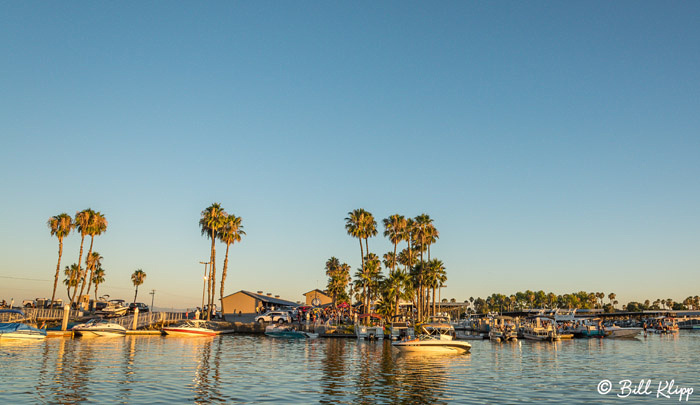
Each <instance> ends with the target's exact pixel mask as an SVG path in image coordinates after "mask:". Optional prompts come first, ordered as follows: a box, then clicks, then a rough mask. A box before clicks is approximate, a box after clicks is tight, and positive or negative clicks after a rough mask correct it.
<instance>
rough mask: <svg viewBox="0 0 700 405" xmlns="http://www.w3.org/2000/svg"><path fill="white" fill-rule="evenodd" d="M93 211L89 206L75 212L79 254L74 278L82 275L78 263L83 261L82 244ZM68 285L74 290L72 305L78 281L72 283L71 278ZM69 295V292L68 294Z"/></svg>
mask: <svg viewBox="0 0 700 405" xmlns="http://www.w3.org/2000/svg"><path fill="white" fill-rule="evenodd" d="M94 213H95V211H93V210H91V209H90V208H87V209H84V210H82V211H78V212H76V213H75V227H76V228H77V230H78V232H80V254H78V273H76V274H75V275H74V276H75V277H76V278H82V277H83V275H82V274H83V270H82V268H81V266H80V264H81V263H82V261H83V244H84V242H85V235H88V234H89V232H90V220H91V218H92V216H93V214H94ZM69 284H70V285H69V286H68V289H69V290H70V288H71V287H73V288H75V290H76V291H74V292H73V296H72V297H73V298H71V306H72V305H73V302H74V299H75V298H76V295H77V294H76V293H77V290H78V285H79V283H73V280H71V281H70V283H69ZM68 295H69V296H70V294H68Z"/></svg>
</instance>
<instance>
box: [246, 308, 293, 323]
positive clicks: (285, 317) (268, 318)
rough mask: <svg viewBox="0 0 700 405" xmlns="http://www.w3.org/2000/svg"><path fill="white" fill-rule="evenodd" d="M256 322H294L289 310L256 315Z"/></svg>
mask: <svg viewBox="0 0 700 405" xmlns="http://www.w3.org/2000/svg"><path fill="white" fill-rule="evenodd" d="M255 322H258V323H263V322H272V323H285V322H286V323H290V322H292V317H291V316H289V312H287V311H270V312H266V313H264V314H262V315H258V316H257V317H255Z"/></svg>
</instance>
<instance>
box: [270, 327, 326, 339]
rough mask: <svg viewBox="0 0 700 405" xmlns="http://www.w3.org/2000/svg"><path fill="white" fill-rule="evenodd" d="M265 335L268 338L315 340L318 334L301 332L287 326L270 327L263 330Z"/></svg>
mask: <svg viewBox="0 0 700 405" xmlns="http://www.w3.org/2000/svg"><path fill="white" fill-rule="evenodd" d="M265 335H267V336H270V337H278V338H292V339H304V338H306V339H316V338H317V337H318V333H311V332H306V331H303V330H296V329H295V328H294V327H293V326H287V325H279V324H277V325H270V326H268V327H266V328H265Z"/></svg>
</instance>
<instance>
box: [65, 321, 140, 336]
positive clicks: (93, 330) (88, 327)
mask: <svg viewBox="0 0 700 405" xmlns="http://www.w3.org/2000/svg"><path fill="white" fill-rule="evenodd" d="M71 330H72V331H73V333H74V334H75V335H76V336H82V337H95V336H101V337H119V336H126V328H124V327H123V326H121V325H119V324H118V323H113V322H109V321H107V320H104V319H99V318H96V319H91V320H89V321H87V322H85V323H81V324H79V325H75V326H73V328H71Z"/></svg>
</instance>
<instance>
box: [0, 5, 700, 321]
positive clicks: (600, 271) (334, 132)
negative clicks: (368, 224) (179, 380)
mask: <svg viewBox="0 0 700 405" xmlns="http://www.w3.org/2000/svg"><path fill="white" fill-rule="evenodd" d="M699 19H700V3H698V2H672V3H668V2H645V1H616V2H578V3H575V2H564V3H552V2H527V3H522V2H444V3H440V4H436V3H430V2H428V3H426V2H369V1H361V2H345V3H339V2H331V3H329V2H301V3H298V2H209V3H196V4H195V3H187V2H179V3H178V2H147V3H143V2H111V3H110V2H98V3H95V2H69V3H63V2H31V1H23V2H13V1H2V2H0V52H1V53H2V55H3V56H2V62H0V94H1V96H0V139H1V144H0V169H1V171H2V176H1V177H0V189H1V190H2V198H0V208H1V209H0V227H1V229H2V232H1V233H0V298H4V299H7V300H9V299H10V298H15V300H20V299H24V298H35V297H45V296H50V293H51V286H52V282H53V273H54V271H55V266H56V259H57V250H58V242H57V240H56V238H52V237H51V236H50V235H49V231H48V228H47V227H46V220H47V219H48V218H49V217H50V216H52V215H56V214H59V213H61V212H68V213H69V214H71V215H74V214H75V212H76V211H78V210H82V209H84V208H88V207H91V208H93V209H95V210H98V211H101V212H102V213H104V214H105V215H106V217H107V219H108V221H109V228H108V231H107V233H106V234H105V235H103V236H101V237H99V238H97V239H96V241H95V250H97V251H99V252H100V253H101V254H102V255H103V256H104V258H105V259H104V267H105V269H106V270H107V281H106V283H105V284H104V285H103V286H101V290H102V291H103V292H104V293H108V294H110V295H112V296H113V297H114V296H121V297H123V298H126V299H131V297H133V287H132V285H131V282H130V279H129V276H130V274H131V273H132V272H133V271H134V270H135V269H137V268H142V269H143V270H144V271H145V272H146V273H147V274H148V277H147V279H146V282H145V284H144V285H143V286H142V287H141V288H140V292H139V296H140V297H141V300H142V301H147V302H150V296H148V295H147V292H148V291H150V290H151V289H155V290H156V296H155V299H156V305H157V306H158V305H161V306H174V307H178V308H184V307H188V306H194V305H198V304H199V302H200V300H201V282H202V273H203V266H201V265H200V264H198V263H199V262H200V261H203V260H205V259H207V258H208V256H209V241H208V240H207V239H206V238H204V237H202V236H201V235H200V231H199V228H198V220H199V216H200V212H201V211H202V210H203V209H204V208H205V207H207V206H208V205H209V204H211V203H212V202H220V203H222V205H223V206H224V208H226V210H227V211H229V212H232V213H235V214H236V215H238V216H241V217H242V218H243V224H244V226H245V230H246V232H247V233H248V235H247V236H246V237H245V238H244V240H243V241H242V243H241V244H240V245H236V246H234V247H233V248H232V251H231V256H230V270H229V276H228V281H227V287H226V290H227V293H232V292H235V291H238V290H240V289H246V290H253V291H256V290H264V291H265V292H272V293H274V294H279V295H281V296H282V297H284V298H288V299H293V300H295V301H296V300H300V299H301V298H302V296H301V294H302V293H304V292H306V291H308V290H311V289H313V288H316V287H320V288H323V287H324V286H325V281H326V278H325V275H324V270H323V267H324V263H325V261H326V260H327V259H328V258H329V257H331V256H336V257H338V258H339V259H340V260H341V261H345V262H347V263H349V264H351V265H352V266H353V268H357V267H358V266H359V263H360V252H359V249H358V247H357V244H358V243H357V240H354V239H352V238H351V237H349V236H347V234H346V233H345V230H344V220H343V219H344V218H345V216H346V214H347V212H348V211H350V210H352V209H355V208H365V209H367V210H369V211H370V212H372V213H373V214H374V216H375V217H376V218H377V219H378V220H381V219H382V218H385V217H387V216H389V215H391V214H394V213H400V214H403V215H406V216H415V215H418V214H420V213H423V212H425V213H428V214H429V215H430V216H431V217H432V218H434V220H435V225H436V226H437V228H438V230H439V231H440V240H439V242H438V243H437V244H436V245H434V247H433V248H432V253H433V255H434V256H435V257H438V258H440V259H442V260H443V261H444V262H445V265H446V267H447V272H448V273H447V274H448V282H447V284H448V287H447V288H446V289H443V291H442V294H441V295H442V297H443V298H456V299H458V300H464V299H466V298H468V297H470V296H474V297H476V296H482V297H485V296H486V295H488V294H490V293H492V292H501V293H505V294H510V293H514V292H515V291H518V290H525V289H537V290H539V289H544V290H545V291H547V292H549V291H552V292H554V293H557V294H563V293H568V292H572V291H578V290H587V291H603V292H606V293H609V292H615V293H617V295H618V300H620V301H621V302H623V303H624V302H627V301H629V300H632V299H644V298H650V299H654V298H673V299H675V300H682V299H683V298H685V297H687V296H689V295H697V294H699V293H700V291H698V286H699V285H700V271H699V270H700V248H699V247H698V244H699V242H700V190H699V187H698V185H699V184H700V182H699V179H700V25H698V20H699ZM79 240H80V239H79V237H78V236H77V235H72V236H71V237H69V238H68V239H67V241H66V243H65V248H64V257H63V262H62V267H63V266H64V265H67V264H70V263H73V262H75V261H77V256H78V247H79ZM390 248H391V246H390V243H389V242H388V241H387V240H386V239H385V238H381V237H377V238H374V239H372V240H370V250H371V251H373V252H376V253H378V254H380V255H381V254H383V253H384V252H387V251H388V250H390ZM223 250H224V247H223V246H219V248H218V252H219V256H218V263H219V266H218V270H219V272H220V269H221V264H222V263H223ZM11 277H15V278H11ZM16 278H22V279H16ZM59 291H60V293H61V296H62V297H63V298H65V291H64V289H63V288H59Z"/></svg>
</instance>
